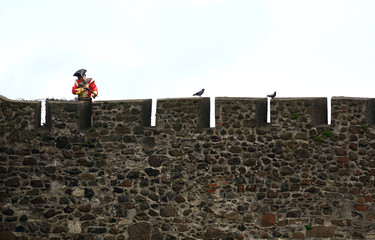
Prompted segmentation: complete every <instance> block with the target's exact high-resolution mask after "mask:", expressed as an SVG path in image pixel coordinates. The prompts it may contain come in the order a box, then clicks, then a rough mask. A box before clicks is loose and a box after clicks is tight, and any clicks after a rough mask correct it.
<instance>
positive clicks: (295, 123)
mask: <svg viewBox="0 0 375 240" xmlns="http://www.w3.org/2000/svg"><path fill="white" fill-rule="evenodd" d="M271 124H272V125H276V126H281V127H282V128H286V129H288V128H301V129H302V128H312V127H316V126H318V125H324V124H327V99H326V98H275V99H272V100H271Z"/></svg>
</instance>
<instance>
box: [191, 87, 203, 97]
mask: <svg viewBox="0 0 375 240" xmlns="http://www.w3.org/2000/svg"><path fill="white" fill-rule="evenodd" d="M203 93H204V88H203V89H202V90H200V91H199V92H196V93H194V94H193V96H199V97H200V96H202V94H203Z"/></svg>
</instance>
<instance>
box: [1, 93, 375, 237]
mask: <svg viewBox="0 0 375 240" xmlns="http://www.w3.org/2000/svg"><path fill="white" fill-rule="evenodd" d="M327 100H328V99H327V98H275V99H266V98H230V97H217V98H215V102H214V106H213V104H212V101H210V98H206V97H196V98H173V99H168V98H167V99H159V100H157V102H156V109H152V106H153V105H155V104H153V103H152V100H151V99H140V100H116V101H95V102H93V103H90V102H77V101H55V100H47V101H46V106H45V112H46V123H45V124H44V125H43V126H41V124H40V123H41V105H42V104H41V102H38V101H13V100H9V99H7V98H5V97H1V96H0V133H1V136H2V137H1V138H0V185H1V186H2V187H1V188H0V196H1V197H0V223H1V226H2V227H1V229H0V239H3V238H6V239H18V238H19V239H30V238H32V239H34V238H35V239H44V238H48V239H93V238H101V239H114V238H115V239H130V240H131V239H137V240H138V239H258V238H259V237H261V238H267V239H276V238H277V239H321V238H326V239H354V238H366V239H374V237H375V229H374V227H373V226H374V222H375V215H374V212H375V129H374V127H373V125H374V122H375V102H374V99H372V98H348V97H333V98H332V99H331V100H330V101H327ZM328 102H330V106H328ZM268 108H270V109H268ZM328 109H330V112H331V113H330V114H331V117H330V119H331V124H330V125H328V123H327V119H328V112H329V111H328ZM212 110H214V111H212ZM213 112H214V114H213ZM152 114H155V116H152ZM268 114H270V115H269V116H267V115H268ZM212 117H214V119H210V118H212ZM151 119H155V126H153V124H151ZM267 119H270V121H267ZM211 120H214V121H211ZM212 122H215V125H214V126H212V125H210V123H211V124H212ZM308 226H309V227H308Z"/></svg>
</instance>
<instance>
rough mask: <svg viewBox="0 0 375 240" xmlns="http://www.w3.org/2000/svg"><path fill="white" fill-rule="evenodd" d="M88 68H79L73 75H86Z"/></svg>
mask: <svg viewBox="0 0 375 240" xmlns="http://www.w3.org/2000/svg"><path fill="white" fill-rule="evenodd" d="M86 72H87V70H86V69H79V70H77V71H76V72H75V73H74V75H73V76H75V77H78V78H81V77H82V76H83V75H86Z"/></svg>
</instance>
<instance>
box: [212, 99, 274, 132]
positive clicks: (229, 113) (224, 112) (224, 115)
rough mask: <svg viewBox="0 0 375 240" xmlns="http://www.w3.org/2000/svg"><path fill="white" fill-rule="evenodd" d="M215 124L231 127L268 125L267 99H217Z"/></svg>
mask: <svg viewBox="0 0 375 240" xmlns="http://www.w3.org/2000/svg"><path fill="white" fill-rule="evenodd" d="M215 109H216V110H215V113H216V116H215V120H216V122H215V126H216V127H219V126H220V127H224V128H227V129H230V128H232V129H233V128H253V129H254V128H256V127H262V126H265V125H267V99H265V98H263V99H262V98H226V97H220V98H216V99H215Z"/></svg>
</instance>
